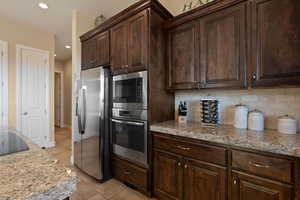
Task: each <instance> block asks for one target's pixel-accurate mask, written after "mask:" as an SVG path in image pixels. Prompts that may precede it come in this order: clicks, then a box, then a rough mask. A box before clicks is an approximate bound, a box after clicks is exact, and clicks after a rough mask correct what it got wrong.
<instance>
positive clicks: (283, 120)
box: [278, 115, 297, 134]
mask: <svg viewBox="0 0 300 200" xmlns="http://www.w3.org/2000/svg"><path fill="white" fill-rule="evenodd" d="M278 132H280V133H284V134H296V133H297V120H296V119H294V118H293V117H291V116H288V115H285V116H282V117H279V118H278Z"/></svg>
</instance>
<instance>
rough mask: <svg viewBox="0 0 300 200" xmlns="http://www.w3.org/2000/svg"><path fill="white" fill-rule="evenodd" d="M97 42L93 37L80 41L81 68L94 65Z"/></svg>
mask: <svg viewBox="0 0 300 200" xmlns="http://www.w3.org/2000/svg"><path fill="white" fill-rule="evenodd" d="M96 51H97V43H96V42H95V38H92V39H89V40H87V41H84V42H83V43H82V56H81V57H82V59H81V60H82V64H81V68H82V69H83V70H85V69H90V68H93V67H96V62H97V55H96Z"/></svg>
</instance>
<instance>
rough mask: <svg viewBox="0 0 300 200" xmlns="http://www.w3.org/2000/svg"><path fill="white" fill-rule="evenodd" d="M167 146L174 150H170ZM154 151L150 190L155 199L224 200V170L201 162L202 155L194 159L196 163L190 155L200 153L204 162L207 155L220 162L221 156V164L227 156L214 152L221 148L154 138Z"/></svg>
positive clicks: (225, 177)
mask: <svg viewBox="0 0 300 200" xmlns="http://www.w3.org/2000/svg"><path fill="white" fill-rule="evenodd" d="M166 141H167V142H166ZM163 143H164V144H166V143H167V144H166V145H163ZM170 145H171V146H172V145H174V147H173V148H171V146H170ZM153 148H154V153H153V154H154V155H153V159H154V163H153V177H154V184H153V186H154V195H155V196H156V197H158V198H159V199H162V200H164V199H166V200H169V199H174V200H177V199H178V200H197V199H206V200H225V199H226V194H227V193H226V191H227V189H226V188H227V187H226V181H227V168H226V167H224V166H221V165H216V164H213V163H209V162H205V161H203V160H202V159H201V155H202V154H198V155H197V156H198V159H197V160H195V159H194V158H195V157H194V156H195V155H193V154H194V153H203V155H204V160H206V161H207V159H208V158H206V154H210V157H211V160H219V158H220V157H222V156H223V155H224V158H223V159H220V160H226V155H227V154H223V152H222V151H217V150H221V148H219V147H216V148H210V146H209V145H205V146H203V145H200V144H199V145H196V144H191V143H187V142H182V141H177V140H173V139H166V138H165V137H159V136H156V135H155V136H154V138H153ZM176 148H177V149H178V150H176ZM197 148H199V149H197ZM170 152H172V153H170ZM175 152H176V153H175ZM219 153H220V154H219ZM189 154H191V157H190V156H189ZM218 154H219V155H218ZM215 162H217V163H218V162H220V161H215Z"/></svg>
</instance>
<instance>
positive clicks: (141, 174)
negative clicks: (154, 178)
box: [112, 158, 148, 191]
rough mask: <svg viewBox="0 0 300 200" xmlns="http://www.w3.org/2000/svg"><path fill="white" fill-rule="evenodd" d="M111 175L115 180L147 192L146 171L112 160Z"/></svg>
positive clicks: (127, 163)
mask: <svg viewBox="0 0 300 200" xmlns="http://www.w3.org/2000/svg"><path fill="white" fill-rule="evenodd" d="M112 164H113V167H112V168H113V170H112V171H113V175H114V177H115V178H117V179H119V180H121V181H123V182H125V183H129V184H131V185H133V186H135V187H137V188H139V189H142V190H144V191H147V180H148V178H147V170H146V169H143V168H141V167H138V166H135V165H132V164H130V163H129V162H126V161H123V160H120V159H117V158H114V159H113V163H112Z"/></svg>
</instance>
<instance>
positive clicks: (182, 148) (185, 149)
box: [177, 145, 191, 151]
mask: <svg viewBox="0 0 300 200" xmlns="http://www.w3.org/2000/svg"><path fill="white" fill-rule="evenodd" d="M177 148H178V149H181V150H183V151H189V150H191V148H189V147H183V146H180V145H178V146H177Z"/></svg>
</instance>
